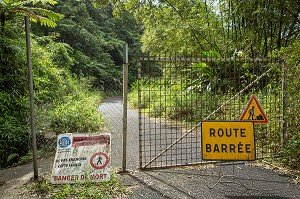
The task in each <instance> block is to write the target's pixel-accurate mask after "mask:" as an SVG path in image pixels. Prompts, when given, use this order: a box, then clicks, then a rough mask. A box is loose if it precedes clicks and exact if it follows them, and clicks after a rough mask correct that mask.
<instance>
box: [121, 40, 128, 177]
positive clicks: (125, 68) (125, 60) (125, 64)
mask: <svg viewBox="0 0 300 199" xmlns="http://www.w3.org/2000/svg"><path fill="white" fill-rule="evenodd" d="M127 87H128V44H125V45H124V48H123V136H122V141H123V143H122V171H123V172H125V171H126V154H127Z"/></svg>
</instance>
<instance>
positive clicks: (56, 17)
mask: <svg viewBox="0 0 300 199" xmlns="http://www.w3.org/2000/svg"><path fill="white" fill-rule="evenodd" d="M28 10H30V11H32V12H34V13H36V14H37V15H39V16H43V17H46V18H49V19H50V20H51V21H53V22H56V21H59V20H61V19H62V18H63V17H64V15H62V14H59V13H56V12H53V11H51V10H46V9H43V8H28Z"/></svg>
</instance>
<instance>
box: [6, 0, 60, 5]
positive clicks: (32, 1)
mask: <svg viewBox="0 0 300 199" xmlns="http://www.w3.org/2000/svg"><path fill="white" fill-rule="evenodd" d="M37 3H41V4H43V5H45V4H50V5H55V4H57V1H55V0H26V1H17V2H15V3H12V4H11V5H13V6H25V5H29V4H32V5H35V4H37Z"/></svg>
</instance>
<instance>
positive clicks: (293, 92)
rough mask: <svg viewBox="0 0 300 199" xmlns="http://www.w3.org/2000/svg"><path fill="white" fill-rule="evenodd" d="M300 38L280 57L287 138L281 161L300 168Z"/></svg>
mask: <svg viewBox="0 0 300 199" xmlns="http://www.w3.org/2000/svg"><path fill="white" fill-rule="evenodd" d="M299 53H300V40H298V41H296V42H294V43H293V44H292V45H291V46H289V47H287V48H284V49H282V51H281V52H280V55H281V57H283V58H284V60H285V70H286V81H287V82H286V87H287V89H286V90H285V92H284V95H285V97H286V105H287V109H286V113H285V114H286V119H287V122H288V129H287V136H288V140H287V142H286V145H285V146H284V148H283V149H282V155H283V157H282V161H283V163H285V164H286V165H288V166H291V167H293V168H297V169H300V166H299V165H300V158H299V157H300V154H299V147H300V130H299V127H300V122H299V118H300V107H299V103H300V100H299V99H300V78H299V77H300V70H299V65H300V58H299Z"/></svg>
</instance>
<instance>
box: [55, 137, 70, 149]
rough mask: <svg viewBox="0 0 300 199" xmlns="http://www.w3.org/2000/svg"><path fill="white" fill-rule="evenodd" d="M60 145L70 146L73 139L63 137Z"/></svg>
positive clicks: (63, 146)
mask: <svg viewBox="0 0 300 199" xmlns="http://www.w3.org/2000/svg"><path fill="white" fill-rule="evenodd" d="M58 145H59V147H60V148H67V147H68V146H70V145H71V140H70V138H69V137H61V138H60V139H59V140H58Z"/></svg>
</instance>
